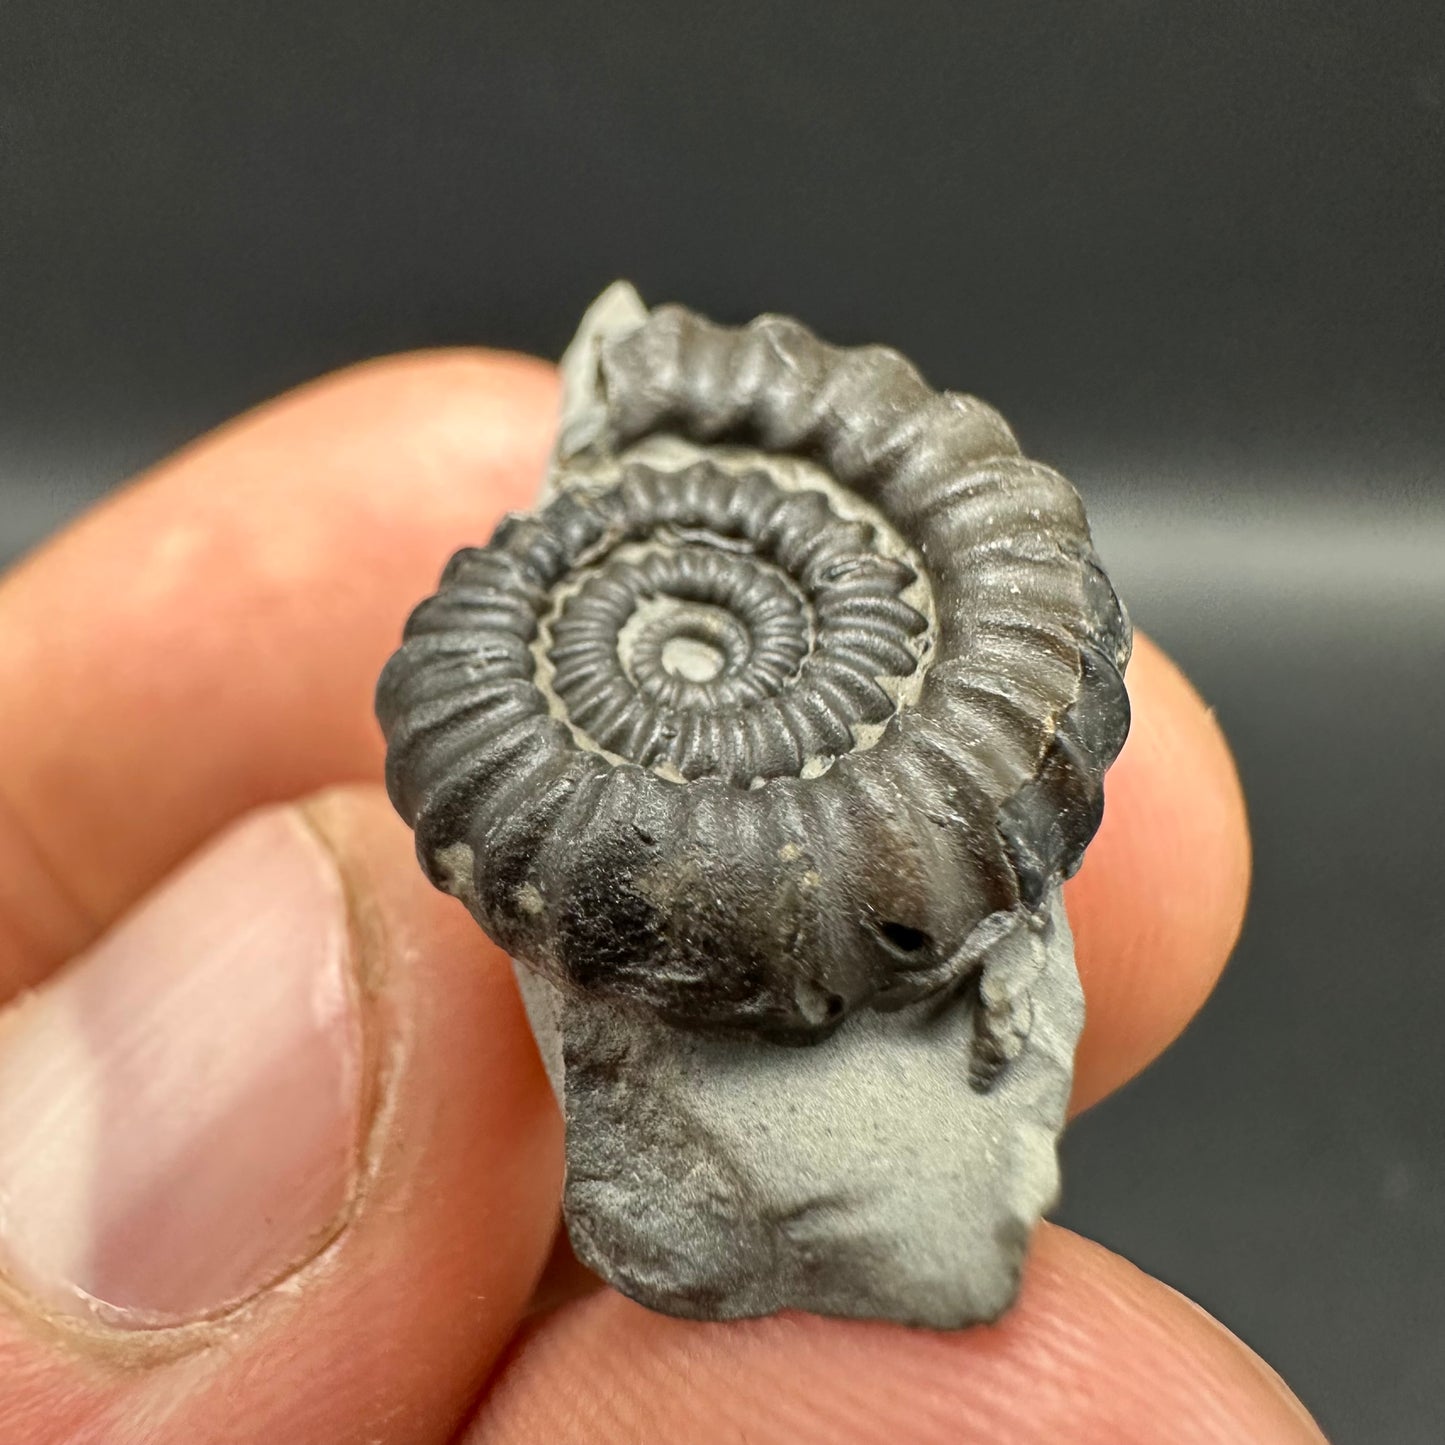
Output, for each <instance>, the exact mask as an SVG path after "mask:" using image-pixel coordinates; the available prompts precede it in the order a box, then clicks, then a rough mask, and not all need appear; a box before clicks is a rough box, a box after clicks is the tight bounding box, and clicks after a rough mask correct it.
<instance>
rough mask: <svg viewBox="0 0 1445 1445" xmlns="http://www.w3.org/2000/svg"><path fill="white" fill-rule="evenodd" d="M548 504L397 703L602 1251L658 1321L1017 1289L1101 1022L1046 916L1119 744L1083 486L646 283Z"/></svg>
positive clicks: (442, 614) (448, 590)
mask: <svg viewBox="0 0 1445 1445" xmlns="http://www.w3.org/2000/svg"><path fill="white" fill-rule="evenodd" d="M563 373H564V383H565V399H564V406H563V414H562V420H561V425H560V430H559V440H558V445H557V450H556V456H555V460H554V465H553V469H552V474H551V477H550V479H549V484H548V489H547V492H546V494H545V495H544V497H543V499H542V501H541V503H540V504H539V506H538V508H537V510H535V511H534V512H532V513H530V514H527V515H522V516H512V517H509V518H507V519H506V521H504V522H503V523H502V525H501V526H500V527H498V528H497V531H496V533H495V535H494V536H493V537H492V539H491V541H490V542H489V543H488V544H487V545H486V546H484V547H477V548H467V549H465V550H463V551H461V552H458V553H457V554H456V556H455V557H453V558H452V560H451V562H450V564H449V565H448V566H447V568H446V571H445V573H444V574H443V577H442V582H441V586H440V588H439V590H438V592H437V593H436V595H435V596H433V597H431V598H429V599H428V600H427V601H425V602H423V603H422V604H421V605H420V606H419V607H418V608H417V609H416V611H415V612H414V613H413V615H412V617H411V620H410V622H409V623H408V624H407V628H406V640H405V642H404V644H403V646H402V647H401V649H400V651H399V652H397V654H396V655H395V656H394V657H393V658H392V660H391V661H390V663H389V664H388V665H387V668H386V671H385V672H384V674H383V676H382V679H381V684H380V688H379V691H378V712H379V716H380V718H381V722H382V726H383V729H384V730H385V733H386V737H387V742H388V754H387V781H388V786H389V788H390V790H391V795H392V798H393V800H394V801H395V803H396V806H397V808H398V809H399V811H400V812H401V813H402V815H403V816H404V817H405V818H406V820H407V821H408V822H409V823H410V824H412V826H413V827H414V828H415V830H416V838H417V849H418V853H419V856H420V858H421V861H422V864H423V866H424V867H425V869H426V870H427V872H428V875H429V876H430V877H431V879H432V880H433V881H434V882H435V883H436V884H437V885H438V886H439V887H441V888H444V889H446V890H448V891H449V892H451V893H453V894H455V895H456V896H457V897H458V898H460V899H461V900H462V901H463V902H464V903H465V904H466V905H467V907H468V908H469V909H470V910H471V912H472V913H473V914H474V916H475V917H476V919H477V920H478V922H479V923H480V924H481V925H482V927H483V928H484V929H485V930H486V931H487V933H488V934H489V935H490V936H491V937H492V938H493V939H495V940H496V941H497V943H499V944H500V945H501V946H502V947H503V948H504V949H505V950H506V951H507V952H508V953H509V954H510V955H511V956H512V957H513V958H514V959H515V960H517V962H518V965H519V967H518V976H519V980H520V981H521V982H522V984H523V991H524V996H525V997H526V999H527V1003H528V1008H529V1012H530V1015H531V1017H532V1021H533V1027H534V1029H535V1031H536V1033H537V1035H538V1040H539V1044H540V1045H541V1047H542V1051H543V1055H544V1058H545V1060H546V1062H547V1065H548V1068H549V1071H550V1073H551V1076H552V1080H553V1083H554V1086H555V1087H556V1089H557V1091H558V1095H559V1099H560V1100H561V1102H562V1106H563V1109H564V1112H565V1115H566V1122H567V1136H568V1142H567V1165H568V1170H567V1186H566V1197H565V1211H566V1216H567V1221H568V1225H569V1229H570V1232H571V1236H572V1240H573V1243H574V1246H575V1247H576V1249H577V1252H578V1253H579V1255H580V1256H581V1257H582V1259H583V1260H584V1261H586V1262H587V1263H588V1264H590V1265H591V1266H592V1267H593V1268H594V1269H596V1270H598V1271H599V1272H600V1273H601V1274H602V1275H603V1276H604V1277H605V1278H607V1279H608V1280H610V1281H611V1282H613V1283H614V1284H615V1285H617V1287H618V1288H620V1289H622V1290H623V1291H624V1292H626V1293H627V1294H629V1295H631V1296H633V1297H634V1298H636V1299H639V1300H641V1301H642V1302H643V1303H645V1304H648V1305H651V1306H653V1307H654V1308H658V1309H662V1310H666V1311H669V1312H672V1313H678V1314H685V1315H691V1316H696V1317H701V1318H727V1317H733V1316H738V1315H749V1314H759V1313H766V1312H769V1311H772V1310H776V1309H781V1308H788V1307H797V1308H804V1309H810V1310H815V1311H819V1312H824V1313H835V1314H848V1315H864V1316H869V1315H874V1316H885V1317H889V1318H894V1319H899V1320H904V1321H908V1322H913V1323H919V1324H928V1325H934V1326H944V1327H946V1326H957V1325H962V1324H966V1323H969V1322H971V1321H973V1320H977V1319H981V1318H991V1317H993V1316H995V1315H996V1314H997V1313H998V1312H999V1311H1000V1310H1002V1309H1003V1308H1004V1307H1006V1305H1007V1304H1008V1303H1009V1301H1010V1300H1011V1299H1012V1297H1013V1294H1014V1292H1015V1290H1016V1287H1017V1278H1018V1272H1019V1267H1020V1263H1021V1259H1022V1255H1023V1252H1024V1250H1025V1248H1026V1245H1027V1240H1028V1236H1029V1232H1030V1230H1031V1228H1032V1226H1033V1224H1034V1222H1035V1221H1036V1220H1037V1218H1038V1217H1039V1215H1040V1213H1041V1212H1042V1211H1043V1210H1044V1209H1046V1208H1047V1207H1048V1206H1049V1205H1050V1204H1051V1202H1052V1201H1053V1199H1054V1197H1055V1194H1056V1191H1057V1164H1056V1155H1055V1150H1056V1138H1057V1135H1058V1131H1059V1129H1060V1128H1061V1127H1062V1122H1063V1117H1064V1110H1065V1106H1066V1104H1067V1099H1068V1093H1069V1082H1070V1076H1071V1071H1072V1055H1073V1047H1074V1043H1075V1040H1076V1038H1077V1035H1078V1031H1079V1028H1080V1026H1081V1023H1082V1003H1081V997H1080V992H1079V987H1078V981H1077V977H1076V975H1075V971H1074V967H1073V957H1072V947H1071V943H1070V940H1069V935H1068V925H1067V922H1066V920H1065V917H1064V912H1063V907H1062V904H1061V902H1060V897H1059V885H1060V883H1061V881H1062V879H1063V878H1065V877H1067V876H1068V875H1069V874H1070V873H1072V872H1073V871H1074V869H1075V868H1077V866H1078V864H1079V862H1080V860H1081V858H1082V856H1083V852H1084V849H1085V847H1086V845H1087V844H1088V842H1089V839H1090V838H1091V837H1092V836H1093V833H1094V831H1095V829H1096V828H1097V827H1098V824H1099V820H1100V817H1101V815H1102V810H1103V776H1104V771H1105V769H1106V768H1107V767H1108V765H1109V763H1110V762H1112V761H1113V759H1114V757H1115V755H1116V754H1117V752H1118V750H1119V748H1120V746H1121V745H1122V743H1123V740H1124V735H1125V732H1126V730H1127V726H1128V701H1127V696H1126V694H1125V691H1124V685H1123V681H1122V676H1121V675H1122V672H1123V669H1124V666H1125V663H1126V661H1127V658H1128V653H1129V637H1130V633H1129V624H1128V621H1127V618H1126V616H1125V614H1124V611H1123V609H1122V608H1121V606H1120V604H1119V602H1118V600H1117V598H1116V597H1115V595H1114V592H1113V590H1112V588H1111V587H1110V586H1109V583H1108V581H1107V579H1106V578H1105V576H1104V574H1103V572H1102V571H1101V570H1100V568H1099V565H1098V563H1097V561H1096V559H1095V557H1094V554H1093V551H1092V546H1091V542H1090V537H1089V529H1088V525H1087V523H1086V521H1085V518H1084V513H1083V510H1082V507H1081V505H1080V502H1079V499H1078V497H1077V495H1076V494H1075V492H1074V490H1073V489H1072V488H1071V487H1070V486H1069V484H1068V483H1067V482H1066V481H1065V480H1064V479H1063V478H1062V477H1061V476H1059V475H1058V473H1056V472H1054V471H1051V470H1050V469H1049V468H1047V467H1044V466H1041V465H1039V464H1038V463H1036V462H1032V461H1028V460H1026V459H1025V458H1023V457H1022V456H1020V454H1019V449H1018V446H1017V443H1016V442H1015V440H1014V438H1013V435H1012V433H1011V432H1010V431H1009V429H1008V427H1007V426H1006V425H1005V424H1004V422H1003V421H1002V419H1001V418H1000V417H999V416H998V415H997V414H996V413H995V412H993V411H992V410H990V409H989V408H988V407H986V406H984V405H982V404H981V403H979V402H978V401H976V400H974V399H972V398H971V397H966V396H960V395H956V394H953V393H937V392H934V391H932V390H930V389H929V388H928V387H927V386H926V385H925V383H924V382H923V381H922V380H921V379H920V377H919V375H918V373H917V372H916V371H915V370H914V369H913V367H912V366H911V365H910V364H909V363H908V362H907V361H905V360H904V359H903V358H902V357H901V356H900V355H898V354H897V353H896V352H894V351H891V350H887V349H885V348H882V347H860V348H852V349H842V348H835V347H832V346H829V345H826V344H824V343H823V342H821V341H819V340H818V339H817V337H815V336H814V335H813V334H812V333H811V332H809V331H808V330H806V329H805V328H804V327H803V326H801V325H799V324H798V323H797V322H795V321H791V320H787V319H784V318H782V317H776V316H764V317H761V318H759V319H758V320H756V321H754V322H752V323H751V324H750V325H748V326H745V327H742V328H740V329H733V328H727V327H721V326H716V325H714V324H712V323H711V322H708V321H706V320H704V319H703V318H701V317H699V316H696V315H694V314H692V313H691V312H688V311H685V310H683V309H681V308H678V307H661V308H658V309H656V310H652V311H649V310H647V309H646V308H645V307H644V306H643V305H642V303H641V301H640V300H639V299H638V298H637V296H636V294H635V293H634V292H633V291H632V290H631V288H629V287H626V286H621V285H619V286H616V287H613V288H612V289H611V290H609V291H608V292H607V293H605V294H604V296H603V297H602V298H601V299H600V300H599V301H598V302H597V303H596V305H595V306H594V307H593V308H592V310H591V311H590V312H589V313H588V317H587V318H586V320H585V321H584V323H583V326H582V329H581V331H580V332H579V335H578V337H577V340H576V341H575V342H574V343H573V346H572V348H571V349H570V350H569V352H568V355H567V357H566V359H565V360H564V363H563Z"/></svg>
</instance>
